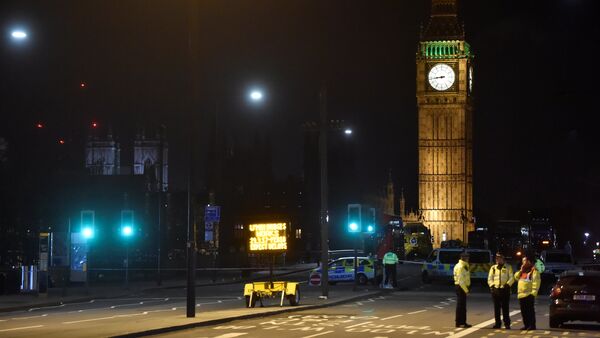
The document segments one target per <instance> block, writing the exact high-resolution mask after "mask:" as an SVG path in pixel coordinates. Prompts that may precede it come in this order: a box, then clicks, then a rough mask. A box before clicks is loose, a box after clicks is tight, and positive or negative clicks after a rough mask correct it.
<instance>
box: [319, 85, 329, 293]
mask: <svg viewBox="0 0 600 338" xmlns="http://www.w3.org/2000/svg"><path fill="white" fill-rule="evenodd" d="M319 100H320V114H319V115H320V123H319V162H320V165H321V212H320V213H319V217H320V223H321V298H325V299H327V298H328V297H329V233H328V230H329V229H328V226H329V225H328V224H327V223H328V217H327V214H328V212H327V191H328V185H327V127H328V123H327V89H326V88H325V86H323V87H322V88H321V93H320V95H319Z"/></svg>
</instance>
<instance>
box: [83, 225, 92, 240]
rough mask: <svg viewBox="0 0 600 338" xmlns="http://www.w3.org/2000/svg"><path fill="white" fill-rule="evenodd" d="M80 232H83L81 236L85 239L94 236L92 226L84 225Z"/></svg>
mask: <svg viewBox="0 0 600 338" xmlns="http://www.w3.org/2000/svg"><path fill="white" fill-rule="evenodd" d="M81 233H82V234H83V238H85V239H91V238H94V228H92V227H89V226H87V227H84V228H83V229H82V230H81Z"/></svg>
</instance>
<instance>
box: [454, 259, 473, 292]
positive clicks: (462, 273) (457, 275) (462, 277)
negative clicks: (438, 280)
mask: <svg viewBox="0 0 600 338" xmlns="http://www.w3.org/2000/svg"><path fill="white" fill-rule="evenodd" d="M454 285H460V287H461V289H463V291H464V292H465V293H469V287H471V273H470V272H469V263H467V262H465V261H463V260H462V259H461V260H459V261H458V263H456V265H455V266H454Z"/></svg>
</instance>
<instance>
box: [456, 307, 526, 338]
mask: <svg viewBox="0 0 600 338" xmlns="http://www.w3.org/2000/svg"><path fill="white" fill-rule="evenodd" d="M518 313H521V311H519V310H515V311H513V312H511V313H509V314H508V315H509V317H512V316H514V315H516V314H518ZM495 322H496V319H490V320H486V321H485V322H482V323H479V324H477V325H475V326H473V327H471V328H468V329H466V330H462V331H460V332H456V333H455V334H452V335H449V336H447V337H446V338H460V337H464V336H466V335H469V334H471V333H473V332H475V331H477V330H479V329H481V328H484V327H486V326H489V325H492V324H494V323H495Z"/></svg>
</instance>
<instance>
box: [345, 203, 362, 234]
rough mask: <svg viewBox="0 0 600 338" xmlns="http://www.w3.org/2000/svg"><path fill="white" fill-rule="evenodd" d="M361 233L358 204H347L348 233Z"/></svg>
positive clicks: (360, 216)
mask: <svg viewBox="0 0 600 338" xmlns="http://www.w3.org/2000/svg"><path fill="white" fill-rule="evenodd" d="M361 231H362V215H361V205H360V204H348V232H352V233H357V232H361Z"/></svg>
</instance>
